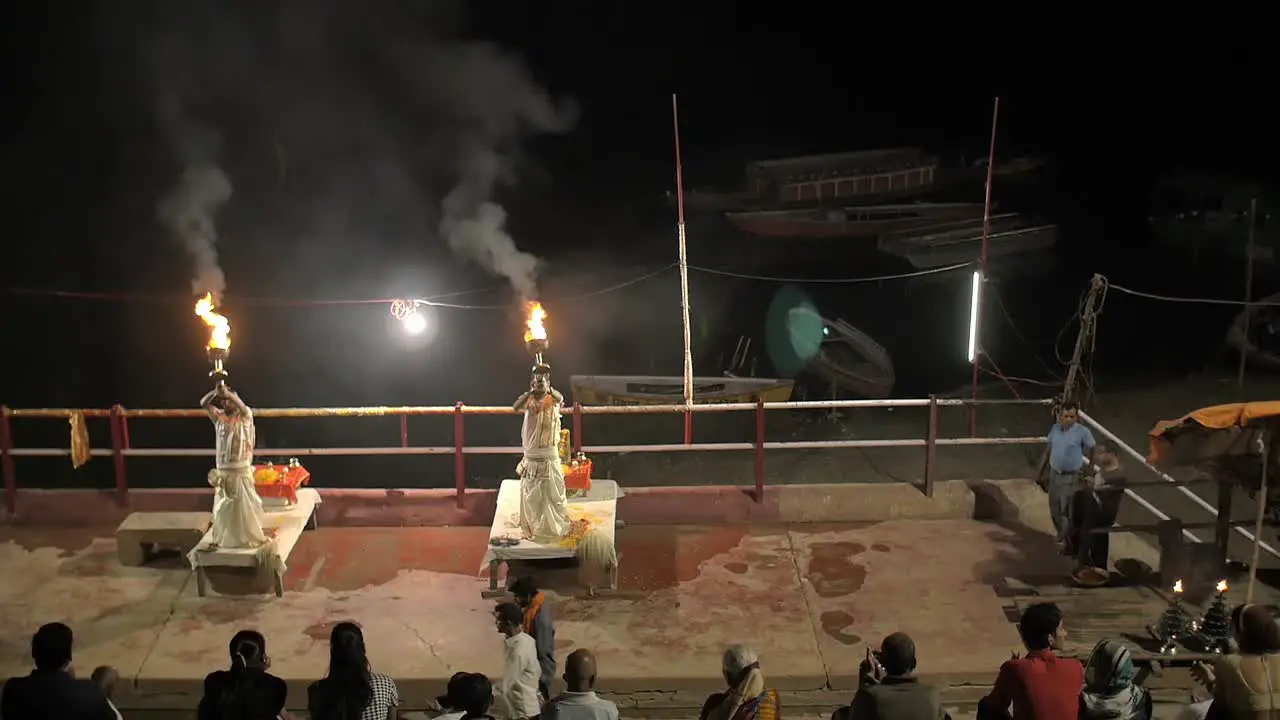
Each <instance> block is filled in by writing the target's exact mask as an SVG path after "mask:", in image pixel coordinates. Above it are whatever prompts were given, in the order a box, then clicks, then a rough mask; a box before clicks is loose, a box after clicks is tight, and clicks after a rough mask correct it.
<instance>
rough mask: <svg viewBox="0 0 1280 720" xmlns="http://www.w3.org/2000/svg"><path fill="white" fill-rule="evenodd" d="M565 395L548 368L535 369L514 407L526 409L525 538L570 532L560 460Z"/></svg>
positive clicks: (543, 539) (548, 538)
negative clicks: (537, 370)
mask: <svg viewBox="0 0 1280 720" xmlns="http://www.w3.org/2000/svg"><path fill="white" fill-rule="evenodd" d="M563 403H564V396H562V395H561V394H560V393H559V392H557V391H556V390H555V388H553V387H551V378H550V377H548V375H547V373H545V372H535V373H534V375H533V379H532V381H531V382H530V383H529V391H528V392H526V393H524V394H523V395H521V396H520V398H519V399H517V400H516V402H515V405H513V407H514V408H515V409H516V410H517V411H522V412H524V426H523V427H522V429H521V439H522V440H523V444H524V457H523V458H522V459H521V460H520V463H519V464H518V465H516V474H517V475H518V476H519V478H520V531H521V534H522V535H523V536H524V539H526V540H531V541H533V542H536V543H541V544H549V543H554V542H557V541H559V540H560V539H561V538H563V537H564V536H565V535H566V534H567V533H568V532H569V526H570V522H569V499H568V497H567V496H566V495H565V489H564V467H563V466H562V465H561V464H560V406H561V405H562V404H563Z"/></svg>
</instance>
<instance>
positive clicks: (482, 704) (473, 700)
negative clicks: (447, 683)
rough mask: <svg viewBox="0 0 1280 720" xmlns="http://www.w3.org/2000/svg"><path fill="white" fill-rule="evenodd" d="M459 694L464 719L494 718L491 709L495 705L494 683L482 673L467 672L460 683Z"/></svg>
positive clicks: (491, 719)
mask: <svg viewBox="0 0 1280 720" xmlns="http://www.w3.org/2000/svg"><path fill="white" fill-rule="evenodd" d="M458 695H459V699H460V701H461V702H462V710H463V714H462V720H493V716H492V715H490V714H489V709H490V708H491V707H493V683H491V682H489V678H487V677H485V676H484V675H481V674H480V673H467V674H466V677H464V678H462V680H461V681H460V682H459V683H458Z"/></svg>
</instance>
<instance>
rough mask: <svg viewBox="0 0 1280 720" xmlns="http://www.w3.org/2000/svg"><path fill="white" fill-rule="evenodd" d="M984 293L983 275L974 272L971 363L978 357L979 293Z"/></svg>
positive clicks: (970, 320) (970, 299) (970, 306)
mask: <svg viewBox="0 0 1280 720" xmlns="http://www.w3.org/2000/svg"><path fill="white" fill-rule="evenodd" d="M981 291H982V273H981V272H979V271H977V270H974V271H973V296H972V297H971V298H969V362H970V363H972V362H973V361H974V358H976V357H978V293H979V292H981Z"/></svg>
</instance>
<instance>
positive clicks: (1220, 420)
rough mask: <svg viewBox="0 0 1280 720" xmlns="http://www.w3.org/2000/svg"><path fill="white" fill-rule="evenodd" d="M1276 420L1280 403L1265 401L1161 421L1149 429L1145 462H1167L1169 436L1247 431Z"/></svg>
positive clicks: (1212, 408)
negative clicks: (1185, 432)
mask: <svg viewBox="0 0 1280 720" xmlns="http://www.w3.org/2000/svg"><path fill="white" fill-rule="evenodd" d="M1268 418H1276V419H1277V420H1280V401H1278V400H1266V401H1261V402H1248V403H1231V404H1230V405H1214V406H1212V407H1207V408H1201V409H1199V410H1196V411H1194V412H1191V413H1187V414H1186V415H1183V416H1182V417H1180V418H1178V419H1177V420H1161V421H1160V422H1158V423H1156V426H1155V427H1153V428H1152V429H1151V432H1150V433H1149V435H1150V436H1151V453H1150V455H1149V456H1148V457H1147V460H1148V461H1149V462H1151V463H1159V462H1160V461H1161V460H1164V459H1166V457H1165V456H1166V455H1167V454H1168V450H1169V444H1170V441H1171V438H1170V436H1171V435H1176V434H1178V432H1179V431H1180V430H1188V429H1195V430H1229V429H1232V428H1246V427H1250V426H1252V425H1253V424H1254V423H1256V422H1258V421H1260V420H1266V419H1268Z"/></svg>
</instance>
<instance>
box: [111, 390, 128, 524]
mask: <svg viewBox="0 0 1280 720" xmlns="http://www.w3.org/2000/svg"><path fill="white" fill-rule="evenodd" d="M110 422H111V462H112V464H113V465H115V471H116V497H117V499H118V500H119V501H120V504H121V505H128V504H129V478H128V477H126V476H125V470H124V450H125V447H126V445H125V443H126V440H125V433H126V432H127V430H125V424H124V408H123V407H121V406H119V405H112V406H111V418H110Z"/></svg>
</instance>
